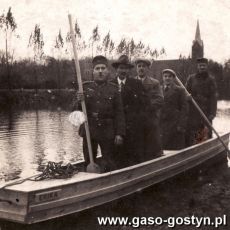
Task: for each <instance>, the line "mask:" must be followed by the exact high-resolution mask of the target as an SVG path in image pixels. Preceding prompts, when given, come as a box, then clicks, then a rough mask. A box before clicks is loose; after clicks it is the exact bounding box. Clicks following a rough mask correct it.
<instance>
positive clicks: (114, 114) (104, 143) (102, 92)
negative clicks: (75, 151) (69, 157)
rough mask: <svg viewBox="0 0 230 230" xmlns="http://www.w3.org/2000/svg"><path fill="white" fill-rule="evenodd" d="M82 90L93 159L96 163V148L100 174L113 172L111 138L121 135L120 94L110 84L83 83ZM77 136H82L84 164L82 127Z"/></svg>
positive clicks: (85, 150)
mask: <svg viewBox="0 0 230 230" xmlns="http://www.w3.org/2000/svg"><path fill="white" fill-rule="evenodd" d="M83 90H84V96H85V103H86V109H87V116H88V123H89V130H90V135H91V142H92V149H93V156H94V159H96V155H97V148H98V145H99V146H100V148H101V154H102V159H103V164H102V166H101V167H102V170H103V171H109V170H113V169H115V168H116V165H115V159H114V148H115V146H114V138H115V135H121V136H124V135H125V119H124V111H123V105H122V101H121V97H120V94H119V92H118V89H117V86H116V85H115V84H112V83H110V82H106V83H103V84H97V83H95V82H93V81H89V82H85V83H84V84H83ZM79 134H80V135H81V136H83V153H84V158H85V161H86V164H88V163H89V156H88V149H87V141H86V136H85V130H84V127H83V126H81V127H80V130H79Z"/></svg>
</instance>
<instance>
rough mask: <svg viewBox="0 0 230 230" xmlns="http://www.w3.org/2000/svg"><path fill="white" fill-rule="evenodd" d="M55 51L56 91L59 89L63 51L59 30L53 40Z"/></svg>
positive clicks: (62, 40)
mask: <svg viewBox="0 0 230 230" xmlns="http://www.w3.org/2000/svg"><path fill="white" fill-rule="evenodd" d="M54 48H55V50H56V51H57V82H58V89H59V90H60V89H61V66H60V65H61V62H60V60H61V59H62V55H63V49H64V39H63V37H62V34H61V29H60V30H59V33H58V35H57V37H56V39H55V45H54Z"/></svg>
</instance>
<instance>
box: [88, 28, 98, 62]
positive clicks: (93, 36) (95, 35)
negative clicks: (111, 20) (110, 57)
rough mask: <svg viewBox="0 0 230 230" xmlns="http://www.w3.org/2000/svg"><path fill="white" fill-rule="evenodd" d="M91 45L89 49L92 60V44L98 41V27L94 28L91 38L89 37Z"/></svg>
mask: <svg viewBox="0 0 230 230" xmlns="http://www.w3.org/2000/svg"><path fill="white" fill-rule="evenodd" d="M90 41H91V42H92V43H91V48H92V58H93V48H94V43H95V42H98V41H100V35H99V29H98V26H96V27H95V28H94V29H93V33H92V36H91V37H90Z"/></svg>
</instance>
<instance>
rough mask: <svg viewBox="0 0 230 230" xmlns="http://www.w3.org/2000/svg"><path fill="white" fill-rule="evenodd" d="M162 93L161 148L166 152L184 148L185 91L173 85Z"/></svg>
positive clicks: (186, 113)
mask: <svg viewBox="0 0 230 230" xmlns="http://www.w3.org/2000/svg"><path fill="white" fill-rule="evenodd" d="M163 92H164V105H163V107H162V110H161V134H162V140H163V141H162V142H163V148H164V149H167V150H174V149H181V148H184V147H185V131H186V124H187V116H188V103H187V98H186V94H185V90H184V89H183V88H182V87H180V86H177V85H175V84H173V85H171V86H170V88H169V89H168V90H167V91H165V90H164V88H163Z"/></svg>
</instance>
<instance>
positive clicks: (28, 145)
mask: <svg viewBox="0 0 230 230" xmlns="http://www.w3.org/2000/svg"><path fill="white" fill-rule="evenodd" d="M68 114H69V113H68V112H65V111H58V112H57V111H55V112H52V111H7V112H4V113H1V114H0V119H1V124H0V162H1V165H0V178H1V179H5V180H9V179H14V178H18V177H27V176H30V175H33V174H36V173H37V169H38V166H39V165H42V164H46V163H47V162H48V161H55V162H59V161H63V162H64V163H69V162H76V161H78V160H82V155H81V140H80V138H79V136H78V134H77V128H76V127H74V126H72V125H71V124H70V123H69V122H68V119H67V117H68Z"/></svg>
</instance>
